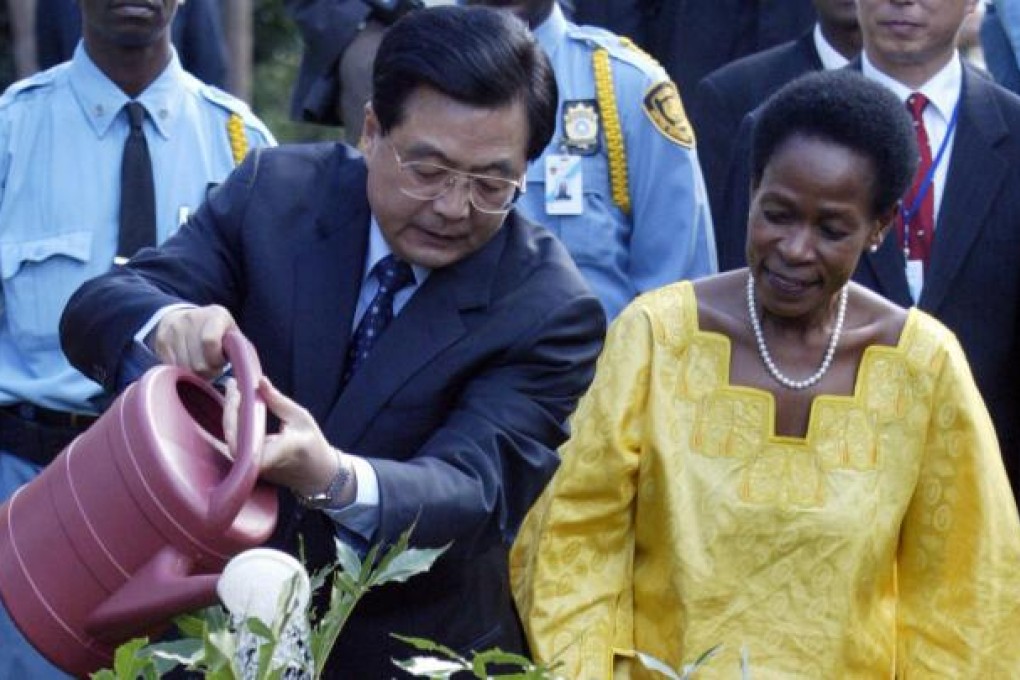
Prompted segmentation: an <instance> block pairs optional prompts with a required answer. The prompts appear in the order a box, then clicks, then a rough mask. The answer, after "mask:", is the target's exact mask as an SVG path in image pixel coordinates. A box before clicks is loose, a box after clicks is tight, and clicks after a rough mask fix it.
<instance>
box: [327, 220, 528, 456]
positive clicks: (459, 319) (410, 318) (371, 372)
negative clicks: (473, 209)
mask: <svg viewBox="0 0 1020 680" xmlns="http://www.w3.org/2000/svg"><path fill="white" fill-rule="evenodd" d="M512 219H514V218H512V217H511V218H508V220H512ZM509 228H510V225H509V224H507V225H504V226H503V228H502V229H500V231H499V232H497V233H496V235H495V236H494V237H493V238H492V240H491V241H489V243H488V244H486V245H485V246H484V247H483V248H482V249H481V250H479V251H478V252H477V253H475V254H474V255H472V256H470V257H468V258H467V259H466V260H462V261H461V262H458V263H457V264H454V265H452V266H450V267H446V268H443V269H439V270H435V271H433V272H432V273H431V274H430V275H429V278H428V279H427V280H426V281H425V283H424V284H423V285H422V286H421V288H419V289H418V290H417V291H416V292H415V294H414V295H413V296H412V297H411V299H410V300H409V301H408V303H407V305H406V306H405V307H404V308H403V309H402V310H401V311H400V313H399V314H398V315H397V316H396V317H395V318H394V319H393V321H392V322H391V323H390V326H389V328H388V329H387V330H386V332H385V333H384V334H383V335H382V336H381V337H380V338H379V340H378V341H377V342H376V345H375V346H374V347H373V348H372V351H371V353H370V354H369V356H368V358H367V359H366V360H365V361H364V363H363V364H362V365H361V367H360V368H359V369H358V372H357V373H355V374H354V376H353V377H352V378H351V381H350V382H349V383H348V384H347V387H346V388H345V389H344V391H343V393H342V394H341V395H340V397H339V399H338V400H337V402H336V404H335V405H334V406H333V409H332V411H331V412H330V414H329V416H328V419H327V421H326V424H325V428H324V429H325V430H326V431H327V432H335V433H339V436H340V441H339V442H338V443H340V444H341V446H344V445H346V446H353V445H354V444H355V443H356V442H357V440H358V439H359V438H360V437H361V435H362V434H363V433H364V432H365V430H366V429H367V428H368V427H369V426H370V425H371V423H372V420H373V418H374V416H375V415H376V413H378V411H379V410H380V409H382V408H383V407H385V406H386V404H387V402H388V401H389V399H390V398H391V397H392V396H393V394H394V393H395V392H397V391H398V390H399V389H400V388H401V386H403V385H404V384H405V383H406V382H407V381H408V380H410V379H411V378H413V376H414V375H415V374H416V373H417V372H418V371H420V370H421V369H422V368H423V367H424V366H426V365H428V364H429V363H430V362H431V361H432V360H433V359H434V358H435V357H436V356H437V355H438V354H439V353H440V352H442V351H443V350H444V349H446V348H448V347H449V346H450V345H452V344H453V343H454V342H456V341H457V340H459V339H460V338H461V337H463V336H464V334H465V333H466V332H467V331H468V327H467V326H466V325H465V323H464V319H463V316H462V315H463V313H464V312H466V311H468V310H470V309H476V308H482V307H486V306H487V305H488V304H489V301H490V298H491V296H492V287H493V285H494V281H495V276H496V272H497V269H498V264H499V259H500V257H501V255H502V252H503V249H504V247H505V244H506V238H507V230H508V229H509Z"/></svg>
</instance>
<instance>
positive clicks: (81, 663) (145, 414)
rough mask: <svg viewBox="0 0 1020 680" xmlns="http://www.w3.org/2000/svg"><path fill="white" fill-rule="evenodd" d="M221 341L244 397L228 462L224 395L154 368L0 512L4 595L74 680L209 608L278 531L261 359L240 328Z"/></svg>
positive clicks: (0, 588)
mask: <svg viewBox="0 0 1020 680" xmlns="http://www.w3.org/2000/svg"><path fill="white" fill-rule="evenodd" d="M223 345H224V352H225V353H226V354H227V358H228V359H230V361H231V363H232V364H233V366H234V372H235V376H236V378H237V382H238V388H239V390H240V392H241V400H240V404H239V406H238V414H237V416H238V417H237V427H238V430H237V436H236V437H233V438H231V439H232V441H235V442H236V446H235V450H234V451H232V452H231V454H232V456H231V457H232V458H233V461H232V462H228V461H226V460H225V459H224V456H223V441H222V440H223V439H224V437H223V431H222V426H221V424H222V421H223V405H224V404H223V398H222V396H221V395H220V394H219V393H218V392H217V391H216V390H215V389H213V387H212V386H210V385H209V384H208V382H207V381H206V380H204V379H202V378H200V377H199V376H197V375H195V374H194V373H191V372H189V371H186V370H184V369H183V368H180V367H176V366H168V365H160V366H156V367H154V368H152V369H150V370H149V371H148V372H146V373H145V375H143V376H142V377H141V379H140V380H138V381H137V382H136V383H134V384H132V385H130V386H129V387H128V388H127V389H126V390H125V391H124V392H123V393H122V394H121V395H120V396H119V397H117V399H116V400H115V401H114V403H113V404H112V405H111V406H110V408H109V409H107V411H106V412H105V413H104V414H103V415H102V416H101V417H100V418H99V420H98V421H96V422H95V423H94V424H93V425H92V426H91V427H90V428H89V429H88V430H86V431H85V432H84V433H82V434H81V435H80V436H79V437H78V438H76V439H75V440H74V441H73V442H72V443H71V444H70V445H69V446H68V447H67V448H65V449H64V451H62V452H61V454H60V455H59V456H57V458H56V459H55V460H54V461H53V462H52V463H51V464H50V465H48V466H46V468H45V469H44V470H43V471H42V473H41V474H40V475H39V476H38V477H36V478H35V479H34V480H32V481H31V482H30V483H28V484H26V485H25V486H23V487H22V488H21V489H19V491H18V492H17V493H15V494H14V495H13V496H12V497H11V498H10V499H8V501H7V502H6V503H3V504H2V505H0V599H2V600H3V603H4V605H5V606H6V608H7V611H8V613H9V614H10V616H11V618H12V619H13V620H14V622H15V623H16V624H17V626H18V628H19V629H20V630H21V632H22V633H23V634H24V636H25V637H26V638H28V639H29V640H30V641H31V642H32V644H33V645H34V646H35V647H36V648H37V649H38V650H39V651H40V652H41V653H42V654H43V655H44V656H46V657H47V658H48V659H49V660H50V661H51V662H52V663H53V664H54V665H56V666H58V667H60V668H62V669H63V670H65V671H67V672H68V673H71V674H73V675H77V676H87V675H88V674H90V673H92V672H93V671H95V670H97V669H99V668H103V667H104V666H108V665H109V663H110V662H111V660H112V658H113V653H114V650H115V648H116V647H117V645H118V644H120V643H122V642H124V641H125V640H128V639H130V638H132V637H137V636H139V635H145V634H153V633H156V632H158V631H159V630H160V629H161V628H163V627H164V626H166V625H167V624H169V623H170V621H171V619H172V618H173V617H175V616H177V615H179V614H181V613H183V612H187V611H192V610H195V609H197V608H200V607H204V606H208V605H210V604H212V603H214V602H215V601H216V582H217V579H218V577H219V572H220V571H221V570H222V569H223V566H224V565H225V564H226V562H227V560H229V559H230V558H231V557H232V556H233V555H236V554H238V553H239V552H241V551H243V550H246V549H249V548H252V547H255V546H257V545H260V544H262V543H263V542H265V540H266V539H268V538H269V536H270V535H271V533H272V530H273V527H274V526H275V524H276V513H277V499H276V489H275V488H274V487H272V486H270V485H267V484H260V483H259V482H258V476H259V467H260V462H261V460H260V459H261V453H262V441H263V438H264V434H265V420H266V410H265V409H266V407H265V404H264V403H263V401H262V399H261V398H260V397H259V395H258V389H257V388H258V381H259V380H260V378H261V369H260V367H259V362H258V357H257V355H256V354H255V349H254V347H253V346H252V345H251V344H250V343H249V342H248V340H247V339H245V338H244V336H242V335H241V334H240V332H239V331H236V330H235V331H231V332H230V333H228V334H227V335H226V336H224V340H223ZM58 537H59V540H58Z"/></svg>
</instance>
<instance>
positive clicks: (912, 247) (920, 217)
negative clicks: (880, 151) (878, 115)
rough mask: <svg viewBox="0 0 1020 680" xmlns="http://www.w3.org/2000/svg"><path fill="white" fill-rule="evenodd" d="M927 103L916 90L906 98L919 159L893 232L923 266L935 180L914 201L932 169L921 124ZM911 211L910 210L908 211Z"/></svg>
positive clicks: (932, 220)
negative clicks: (912, 120)
mask: <svg viewBox="0 0 1020 680" xmlns="http://www.w3.org/2000/svg"><path fill="white" fill-rule="evenodd" d="M927 105H928V98H927V97H925V96H924V95H923V94H921V93H920V92H915V93H914V94H912V95H910V97H908V98H907V109H909V111H910V116H911V118H913V119H914V131H915V132H916V133H917V146H918V149H919V151H920V152H921V162H920V164H919V165H918V166H917V173H916V174H915V175H914V183H913V184H912V185H911V187H910V191H908V192H907V195H906V196H904V197H903V210H901V211H900V214H899V216H898V217H897V220H896V233H897V235H898V236H899V241H900V247H901V248H904V254H905V255H906V257H907V259H908V260H920V261H921V262H922V263H923V264H924V266H925V268H927V265H928V256H929V255H930V254H931V242H932V238H933V237H934V235H935V186H934V184H935V180H934V178H932V179H931V181H930V182H929V183H928V185H929V186H927V188H926V189H925V191H924V197H923V198H922V199H921V201H920V204H917V193H918V192H919V191H921V190H922V188H923V187H924V184H925V180H926V179H928V174H929V173H930V172H931V162H932V159H931V146H930V145H929V143H928V131H927V130H926V129H925V127H924V117H923V116H922V114H923V112H924V107H926V106H927ZM910 210H914V212H913V213H910V214H909V215H907V213H909V211H910ZM904 217H908V219H909V223H908V224H906V225H904V224H903V221H904ZM904 243H906V246H904Z"/></svg>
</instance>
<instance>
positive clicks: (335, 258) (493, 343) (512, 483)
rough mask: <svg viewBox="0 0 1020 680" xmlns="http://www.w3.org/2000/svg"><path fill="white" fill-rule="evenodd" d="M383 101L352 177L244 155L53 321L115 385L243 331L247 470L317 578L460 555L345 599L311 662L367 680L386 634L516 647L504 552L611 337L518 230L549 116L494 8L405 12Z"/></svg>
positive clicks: (354, 159) (336, 674)
mask: <svg viewBox="0 0 1020 680" xmlns="http://www.w3.org/2000/svg"><path fill="white" fill-rule="evenodd" d="M373 81H374V88H373V89H374V95H373V98H372V102H371V105H370V106H369V107H368V108H367V109H366V113H365V123H364V134H363V146H364V157H363V158H362V157H361V156H360V155H359V154H358V153H357V152H355V151H354V150H353V149H351V148H349V147H346V146H344V145H341V144H317V145H299V146H293V147H281V148H280V149H279V150H273V151H271V152H254V153H252V154H251V155H250V156H249V159H248V160H247V161H246V162H245V163H244V164H243V165H242V166H241V167H240V168H238V170H237V171H236V172H235V173H234V174H233V175H231V176H230V177H229V178H228V179H227V180H226V181H225V182H224V183H223V184H221V185H219V186H218V187H217V188H216V189H214V190H213V191H212V192H211V194H210V197H209V199H208V201H207V203H206V204H205V205H204V206H203V207H202V208H201V209H200V210H199V211H198V212H197V213H196V214H195V215H194V216H193V218H192V219H191V220H189V221H188V222H187V223H186V224H185V225H184V226H183V227H182V228H181V229H180V231H179V232H178V233H177V234H176V235H175V236H174V237H172V238H171V239H170V240H169V241H168V242H167V243H166V244H164V246H162V247H160V248H158V249H152V250H147V251H144V252H143V253H142V254H140V255H139V256H138V257H136V258H134V259H133V260H132V261H131V262H130V263H129V264H128V265H127V266H125V267H120V268H117V269H115V270H114V271H112V272H110V273H109V274H107V275H104V276H102V277H99V278H98V279H94V280H93V281H92V282H90V283H88V284H86V285H85V286H83V287H82V288H81V289H80V290H79V292H78V293H76V294H75V296H74V298H73V299H72V301H71V302H70V303H69V305H68V307H67V309H66V311H65V314H64V318H63V320H62V324H61V330H62V340H63V346H64V349H65V351H66V352H67V354H68V356H69V357H70V358H71V360H72V362H73V363H74V364H75V365H76V366H77V367H79V368H80V369H81V370H83V371H85V372H87V373H88V374H89V375H91V376H93V377H94V378H96V379H97V380H101V381H102V382H104V384H105V385H107V386H108V387H113V386H114V383H115V380H116V378H115V377H116V376H118V375H119V376H120V377H121V378H125V377H127V378H130V377H131V376H130V375H127V376H125V375H124V373H125V370H126V369H127V368H128V367H129V366H130V365H132V364H137V363H139V359H140V358H143V357H144V356H145V355H146V354H148V353H149V351H150V350H151V351H152V352H154V353H155V356H156V357H158V358H159V359H160V360H162V361H165V362H168V363H174V364H178V365H183V366H187V367H189V368H191V369H192V370H195V371H198V372H200V373H203V374H206V375H214V374H217V373H218V372H219V371H220V369H221V368H222V367H223V365H224V361H225V359H224V356H223V353H222V337H223V335H224V333H225V332H227V331H228V330H229V329H232V328H235V327H239V328H240V329H241V330H242V331H243V332H244V333H245V335H247V336H248V337H249V339H251V340H252V342H253V343H254V344H255V347H256V349H257V350H258V353H259V356H260V358H261V361H262V364H263V369H264V372H265V375H266V376H267V378H268V380H269V381H271V383H270V382H265V383H263V384H262V385H261V387H260V392H261V394H262V395H263V397H264V398H265V399H266V403H267V406H268V407H269V409H270V411H271V412H272V413H273V414H274V415H275V416H276V417H277V418H278V419H279V420H280V421H281V423H282V426H281V429H280V431H279V432H278V433H276V434H272V435H269V436H268V437H267V440H266V444H265V446H264V449H263V452H262V461H263V476H264V477H265V478H266V479H268V480H270V481H273V482H275V483H277V484H279V485H280V486H281V501H282V505H281V514H280V522H279V526H278V535H277V537H276V538H275V539H274V540H275V543H276V544H277V545H280V546H282V547H285V548H286V549H288V550H290V551H292V552H294V553H297V551H298V545H299V539H300V540H303V542H304V546H305V550H306V553H307V555H308V560H309V561H310V562H311V564H312V566H316V565H321V564H322V563H323V562H325V561H331V560H332V559H334V537H336V536H339V537H340V539H341V540H344V541H346V542H348V543H349V544H351V545H353V546H354V547H355V548H358V549H365V548H366V547H367V545H368V544H370V543H391V542H393V541H394V540H395V539H396V538H397V536H398V535H399V534H400V533H401V532H403V531H404V530H405V529H407V528H408V527H409V526H410V525H411V524H412V523H416V529H415V533H414V535H413V537H412V542H413V543H415V544H417V545H424V546H432V547H435V546H441V545H445V544H447V543H451V544H452V547H451V548H450V549H449V550H448V551H447V552H446V554H444V555H443V557H442V558H441V559H440V560H439V561H438V562H437V563H436V565H435V566H434V567H433V568H432V570H431V571H429V572H428V573H427V574H424V575H421V576H418V577H415V578H414V579H413V580H412V581H410V582H409V583H408V584H406V585H405V584H397V585H392V586H387V587H386V588H384V589H380V590H379V591H374V592H372V593H369V595H368V596H367V597H366V598H365V599H364V600H363V601H362V602H361V603H359V605H358V609H357V610H356V611H355V612H354V614H353V617H352V618H351V619H350V620H349V622H348V624H347V626H346V628H345V629H344V631H343V634H342V635H341V637H340V639H339V642H338V644H337V646H336V648H335V650H334V653H333V656H332V663H331V665H329V666H328V667H327V668H326V677H330V678H352V679H353V678H357V679H359V680H360V679H362V678H384V677H391V676H394V675H399V673H398V672H397V671H396V670H395V668H394V667H393V665H392V663H391V661H390V659H391V658H394V657H398V658H399V657H407V656H409V655H410V654H409V652H410V650H409V649H408V648H407V647H406V646H404V645H402V644H401V643H400V642H398V641H396V640H394V639H393V638H391V637H390V633H394V632H396V633H401V634H405V635H411V636H418V637H426V638H430V639H433V640H436V641H438V642H441V643H443V644H445V645H447V646H449V647H451V648H453V649H455V650H457V651H458V652H460V653H464V654H468V653H469V652H470V650H481V649H487V648H489V647H496V646H498V647H501V648H502V649H505V650H510V651H521V650H522V649H523V640H522V637H521V632H520V628H519V623H518V621H517V619H516V615H515V613H514V609H513V603H512V601H511V598H510V593H509V588H508V585H509V584H508V573H507V568H508V565H507V552H508V549H509V546H510V543H511V542H512V540H513V538H514V536H515V534H516V531H517V527H518V525H519V523H520V521H521V520H522V518H523V517H524V514H525V513H526V512H527V510H528V508H529V507H530V505H531V503H532V501H533V500H534V499H535V497H536V496H537V495H538V494H539V493H540V492H541V490H542V488H543V487H544V486H545V483H546V482H547V481H548V479H549V477H550V476H551V475H552V473H553V471H554V470H555V468H556V466H557V464H558V458H557V455H556V451H555V449H556V447H557V446H558V445H559V444H560V443H561V442H562V441H563V440H564V439H565V435H566V425H565V421H566V418H567V416H568V415H569V414H570V412H571V411H572V410H573V408H574V406H575V404H576V402H577V399H578V398H579V397H580V395H581V393H582V392H583V391H584V390H585V389H586V387H587V385H588V383H589V381H590V380H591V377H592V372H593V369H594V362H595V357H596V355H597V354H598V352H599V349H600V348H601V343H602V338H603V335H604V331H605V315H604V313H603V311H602V308H601V305H600V304H599V302H598V299H597V298H596V297H595V296H594V295H593V294H592V293H591V291H590V290H589V289H588V287H587V286H586V285H585V283H584V281H583V279H582V278H581V275H580V274H579V272H578V271H577V269H576V267H575V266H574V265H573V263H572V261H571V258H570V255H569V254H568V253H567V252H566V250H565V249H564V248H563V247H562V246H561V245H560V244H559V242H558V241H557V240H556V239H555V238H554V237H553V236H552V235H551V234H550V233H549V232H548V231H546V230H545V229H542V228H540V227H537V226H535V225H533V224H531V223H529V222H527V221H526V220H524V219H523V218H521V217H519V216H518V215H517V214H516V213H515V212H514V210H513V201H514V200H515V198H516V196H517V194H518V193H519V191H520V190H522V187H523V185H524V182H523V178H524V175H525V170H526V167H527V162H528V160H529V159H534V158H537V157H538V156H539V155H540V154H541V152H542V150H543V149H544V148H545V146H546V145H547V144H548V142H549V139H550V137H551V135H552V132H553V129H554V128H555V112H556V105H557V94H556V84H555V80H554V78H553V74H552V70H551V68H550V66H549V63H548V60H547V59H546V57H545V55H544V53H543V52H542V50H541V49H540V48H539V47H538V45H537V44H536V43H535V41H534V39H533V38H532V37H531V35H530V33H529V32H528V29H527V27H526V26H525V25H524V24H523V23H522V22H520V21H519V20H517V19H516V18H514V17H512V16H511V15H510V14H508V13H505V12H499V11H495V10H490V9H485V8H464V7H442V8H434V9H429V10H421V11H417V12H412V13H410V14H408V15H407V16H406V17H404V18H403V19H401V20H400V21H398V22H397V23H396V24H394V25H393V26H392V27H391V28H390V29H389V30H388V31H387V33H386V36H385V37H384V38H383V41H382V43H381V46H380V49H379V52H378V55H377V57H376V60H375V68H374V77H373ZM175 305H178V306H175ZM179 305H183V306H179ZM150 327H151V328H152V330H151V331H149V330H148V328H150ZM235 402H236V388H232V389H228V403H235ZM228 411H229V409H228ZM226 427H227V431H228V432H229V431H230V429H231V424H230V423H228V424H227V426H226Z"/></svg>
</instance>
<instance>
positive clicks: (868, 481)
mask: <svg viewBox="0 0 1020 680" xmlns="http://www.w3.org/2000/svg"><path fill="white" fill-rule="evenodd" d="M729 354H730V343H729V340H728V339H727V338H726V337H724V336H722V335H720V334H718V333H710V332H704V331H701V330H699V328H698V320H697V303H696V301H695V296H694V290H693V287H692V286H691V285H690V284H689V283H680V284H676V285H673V286H670V287H668V288H664V289H661V290H659V291H657V292H654V293H651V294H649V295H646V296H644V297H642V298H639V300H638V301H637V302H636V303H634V304H632V305H631V306H630V307H629V308H628V309H627V311H625V312H624V314H623V315H622V316H621V317H620V318H619V320H618V321H617V323H615V324H614V325H613V327H612V328H611V330H610V335H609V339H608V342H607V344H606V346H605V349H604V351H603V354H602V357H601V358H600V360H599V365H598V371H597V374H596V378H595V382H594V383H593V385H592V387H591V389H590V391H589V393H588V394H587V395H586V396H585V398H584V399H583V400H582V402H581V404H580V406H579V408H578V411H577V413H576V414H575V416H574V418H573V420H572V424H571V427H572V432H573V435H572V438H571V439H570V441H568V442H567V443H566V444H565V445H564V447H563V450H562V455H563V463H562V467H561V469H560V470H559V471H558V472H557V474H556V476H555V478H554V480H553V482H552V483H551V484H550V486H549V488H548V489H547V491H546V493H545V494H544V495H543V496H542V498H541V499H540V500H539V502H538V503H537V504H536V506H535V507H534V508H533V509H532V511H531V513H530V514H529V515H528V517H527V519H526V521H525V524H524V526H523V527H522V529H521V533H520V535H519V538H518V540H517V543H516V544H515V546H514V550H513V553H512V558H511V559H512V565H511V567H512V577H513V587H514V594H515V597H516V599H517V603H518V606H519V608H520V612H521V615H522V618H523V620H524V623H525V628H526V630H527V633H528V637H529V640H530V641H531V645H532V651H533V652H534V653H535V654H536V656H537V658H540V659H543V660H549V659H552V658H560V659H562V660H563V661H565V663H566V665H565V666H564V668H563V674H564V676H565V677H566V678H569V679H570V680H589V679H597V680H602V679H604V678H610V677H615V678H631V677H633V678H652V677H655V678H661V677H662V676H659V675H657V674H653V673H651V672H649V671H646V670H645V669H644V667H643V666H642V665H641V664H640V663H639V662H638V661H636V660H635V659H633V658H632V652H633V651H634V650H637V651H640V652H644V653H647V654H651V655H652V656H655V657H657V658H659V659H661V660H663V661H666V662H667V663H669V665H670V666H672V667H673V668H676V669H678V668H680V667H681V666H682V665H683V664H687V663H690V662H691V661H693V660H694V659H695V658H697V657H698V656H699V655H700V654H701V653H702V652H704V651H706V650H708V649H709V648H711V647H713V646H715V645H718V644H720V643H722V645H723V648H722V651H721V652H720V653H719V654H718V656H716V657H715V658H714V659H712V660H711V662H710V663H709V664H708V665H707V666H706V667H704V670H703V671H702V672H700V673H699V674H698V677H699V678H735V677H740V657H741V653H742V649H745V650H746V654H747V658H748V661H749V668H750V671H751V677H754V678H756V679H757V678H777V677H781V678H811V679H812V680H819V679H823V678H825V679H828V678H891V677H893V675H894V674H895V675H896V676H897V677H898V678H903V679H910V678H928V677H930V678H1020V520H1018V518H1017V510H1016V505H1015V502H1014V500H1013V496H1012V494H1011V491H1010V489H1009V486H1008V482H1007V481H1006V476H1005V472H1004V470H1003V466H1002V462H1001V459H1000V457H999V452H998V447H997V445H996V442H995V437H994V434H993V429H992V425H991V423H990V421H989V419H988V416H987V414H986V412H985V409H984V406H983V405H982V403H981V401H980V397H979V396H978V393H977V391H976V388H975V386H974V383H973V379H972V378H971V375H970V371H969V368H968V367H967V365H966V362H965V359H964V357H963V353H962V351H961V349H960V347H959V345H958V344H957V342H956V339H955V338H954V337H953V336H952V335H951V334H950V332H949V331H947V330H946V329H945V328H944V327H943V326H942V325H940V324H939V323H938V322H937V321H935V320H934V319H932V318H931V317H929V316H927V315H925V314H924V313H923V312H919V311H917V310H912V311H910V312H909V316H908V320H907V323H906V326H905V327H904V329H903V332H902V335H901V338H900V341H899V344H898V345H897V346H896V347H888V346H873V347H870V348H868V350H867V351H866V352H865V354H864V357H863V359H862V361H861V366H860V369H859V374H858V377H857V385H856V390H855V394H854V395H853V396H852V397H847V396H824V397H819V398H816V400H815V402H814V405H813V407H812V412H811V416H810V424H809V427H808V432H807V435H806V436H805V437H804V438H803V439H801V438H796V437H779V436H774V435H773V434H772V431H773V409H774V406H773V400H772V396H771V394H769V393H767V392H764V391H761V390H758V389H753V388H748V387H739V386H733V385H730V384H729V383H728V378H729ZM1018 360H1020V358H1018ZM614 666H615V674H614V672H613V671H612V670H611V669H613V668H614Z"/></svg>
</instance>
